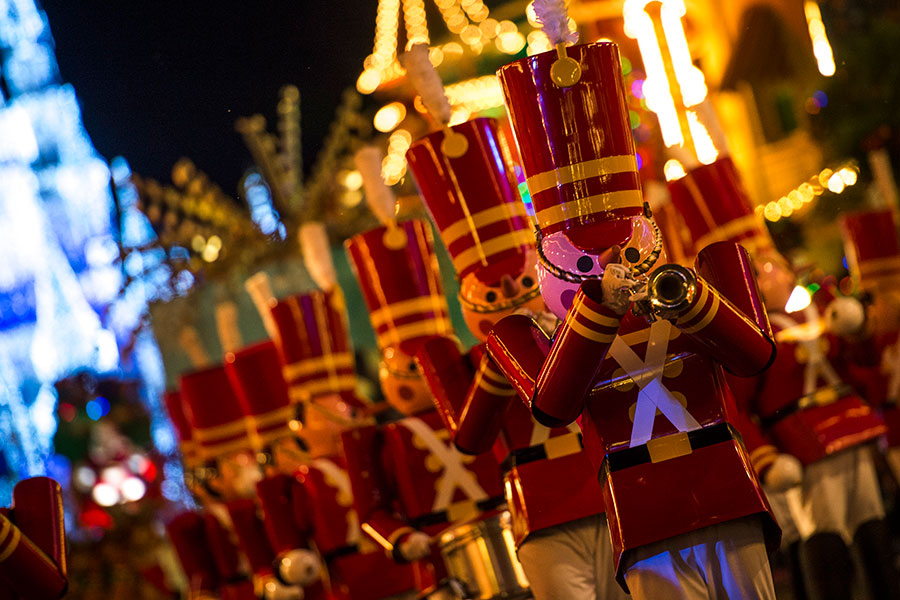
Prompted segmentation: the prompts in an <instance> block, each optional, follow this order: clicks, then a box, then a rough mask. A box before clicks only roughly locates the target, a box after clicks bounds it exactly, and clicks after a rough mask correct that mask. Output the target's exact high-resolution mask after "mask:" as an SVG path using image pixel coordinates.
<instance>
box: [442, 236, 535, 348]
mask: <svg viewBox="0 0 900 600" xmlns="http://www.w3.org/2000/svg"><path fill="white" fill-rule="evenodd" d="M504 262H506V263H509V264H499V265H495V267H497V268H493V269H490V270H487V269H486V270H484V272H476V273H469V274H468V275H466V277H465V278H463V280H462V281H461V282H460V285H459V296H460V305H461V306H462V313H463V318H465V320H466V325H468V327H469V331H471V332H472V335H474V336H475V337H476V338H478V339H479V340H480V341H484V340H486V339H487V336H488V334H489V333H490V332H491V329H492V328H493V327H494V324H495V323H497V321H499V320H500V319H502V318H503V317H505V316H507V315H510V314H512V313H514V312H515V311H517V310H522V309H525V310H527V311H529V312H532V313H538V312H540V311H543V310H545V306H544V300H543V299H542V298H541V294H540V289H539V288H538V277H537V252H535V251H534V250H530V251H528V252H527V253H525V255H524V257H523V258H519V259H517V260H515V261H504ZM485 278H489V279H490V281H485V280H484V279H485Z"/></svg>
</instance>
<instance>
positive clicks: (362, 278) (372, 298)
mask: <svg viewBox="0 0 900 600" xmlns="http://www.w3.org/2000/svg"><path fill="white" fill-rule="evenodd" d="M345 245H346V248H347V254H348V256H349V258H350V264H351V265H352V266H353V270H354V272H355V273H356V279H357V281H358V282H359V287H360V288H361V289H362V293H363V298H365V301H366V305H367V306H368V308H369V320H370V321H371V323H372V327H373V328H374V329H375V337H376V339H377V342H378V348H379V349H380V350H381V352H382V353H385V351H387V350H388V349H390V348H399V349H400V351H402V352H403V353H405V354H408V355H410V356H412V355H414V354H415V352H416V349H417V347H418V344H419V343H421V342H422V341H423V340H425V339H427V338H428V337H430V336H433V335H453V326H452V325H451V323H450V313H449V310H448V308H447V299H446V297H445V296H444V290H443V286H442V285H441V275H440V270H439V269H438V262H437V256H436V255H435V253H434V247H433V240H432V236H431V227H430V226H429V225H428V223H427V222H425V221H421V220H418V219H415V220H410V221H404V222H402V223H399V224H396V225H393V226H383V227H377V228H375V229H372V230H370V231H367V232H365V233H361V234H359V235H357V236H354V237H352V238H350V239H349V240H347V241H346V242H345Z"/></svg>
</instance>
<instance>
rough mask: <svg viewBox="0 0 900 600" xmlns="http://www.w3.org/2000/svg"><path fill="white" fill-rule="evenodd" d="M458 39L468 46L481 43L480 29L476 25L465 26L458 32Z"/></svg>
mask: <svg viewBox="0 0 900 600" xmlns="http://www.w3.org/2000/svg"><path fill="white" fill-rule="evenodd" d="M459 39H461V40H462V41H463V42H465V43H466V44H469V45H472V44H476V43H478V42H480V41H481V29H479V28H478V26H477V25H467V26H466V28H465V29H463V30H462V31H460V32H459Z"/></svg>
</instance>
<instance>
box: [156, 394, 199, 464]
mask: <svg viewBox="0 0 900 600" xmlns="http://www.w3.org/2000/svg"><path fill="white" fill-rule="evenodd" d="M163 402H165V405H166V411H167V412H168V413H169V420H170V421H171V422H172V427H173V428H174V429H175V435H176V436H178V442H179V445H180V446H181V456H182V458H183V460H184V463H185V465H186V466H191V463H193V462H194V460H196V452H197V449H196V447H195V446H194V439H193V438H194V434H193V432H192V431H191V423H190V422H189V421H188V418H187V415H186V414H185V407H184V404H183V403H182V401H181V394H180V393H178V390H168V391H166V392H164V393H163Z"/></svg>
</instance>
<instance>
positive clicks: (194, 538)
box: [166, 512, 219, 593]
mask: <svg viewBox="0 0 900 600" xmlns="http://www.w3.org/2000/svg"><path fill="white" fill-rule="evenodd" d="M166 532H167V533H168V534H169V540H170V541H171V542H172V546H173V547H174V548H175V554H176V555H177V556H178V561H179V562H180V563H181V568H182V570H183V571H184V574H185V575H186V576H187V578H188V582H189V587H190V589H191V590H192V591H200V592H209V593H212V592H214V591H215V590H216V588H217V587H218V585H219V583H218V572H217V571H216V563H215V559H214V557H213V555H212V553H211V552H210V550H209V544H208V543H207V540H206V527H205V524H204V522H203V517H201V516H200V515H198V514H197V513H193V512H185V513H182V514H180V515H178V516H177V517H175V518H174V519H173V520H172V521H171V522H170V523H169V524H168V525H167V526H166Z"/></svg>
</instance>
